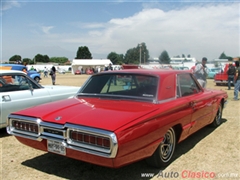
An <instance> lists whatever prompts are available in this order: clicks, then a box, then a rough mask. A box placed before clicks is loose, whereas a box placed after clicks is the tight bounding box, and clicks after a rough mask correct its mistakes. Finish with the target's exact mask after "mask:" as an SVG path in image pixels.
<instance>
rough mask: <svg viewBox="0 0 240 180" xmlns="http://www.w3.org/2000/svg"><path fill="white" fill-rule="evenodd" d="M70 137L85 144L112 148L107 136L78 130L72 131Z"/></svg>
mask: <svg viewBox="0 0 240 180" xmlns="http://www.w3.org/2000/svg"><path fill="white" fill-rule="evenodd" d="M70 139H72V140H74V141H76V142H80V143H84V144H89V145H95V146H98V147H104V148H110V139H109V138H106V137H101V136H96V135H92V134H86V133H83V132H78V131H70Z"/></svg>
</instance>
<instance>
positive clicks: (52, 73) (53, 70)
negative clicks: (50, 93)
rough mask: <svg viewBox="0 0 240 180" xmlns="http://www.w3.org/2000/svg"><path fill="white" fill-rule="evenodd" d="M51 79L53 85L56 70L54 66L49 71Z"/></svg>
mask: <svg viewBox="0 0 240 180" xmlns="http://www.w3.org/2000/svg"><path fill="white" fill-rule="evenodd" d="M49 75H50V76H51V78H52V84H53V85H55V82H56V68H55V66H53V67H52V68H51V71H50V74H49Z"/></svg>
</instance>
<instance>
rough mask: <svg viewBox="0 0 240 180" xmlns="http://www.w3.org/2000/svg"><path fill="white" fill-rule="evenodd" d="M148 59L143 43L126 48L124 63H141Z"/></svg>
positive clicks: (147, 52)
mask: <svg viewBox="0 0 240 180" xmlns="http://www.w3.org/2000/svg"><path fill="white" fill-rule="evenodd" d="M148 59H149V51H148V49H147V46H146V44H145V43H141V44H138V45H137V47H135V48H132V49H128V50H127V52H126V54H125V58H124V63H126V64H140V63H141V64H142V63H146V62H147V60H148Z"/></svg>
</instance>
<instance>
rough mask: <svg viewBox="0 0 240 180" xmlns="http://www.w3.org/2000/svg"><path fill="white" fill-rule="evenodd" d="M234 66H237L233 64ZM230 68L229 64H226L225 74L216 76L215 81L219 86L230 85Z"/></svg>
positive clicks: (221, 73) (220, 73)
mask: <svg viewBox="0 0 240 180" xmlns="http://www.w3.org/2000/svg"><path fill="white" fill-rule="evenodd" d="M233 66H235V64H233ZM228 68H229V64H225V66H224V69H223V72H219V73H217V74H215V76H214V81H215V83H216V85H217V86H219V85H227V84H228V74H227V71H228ZM232 83H233V82H232Z"/></svg>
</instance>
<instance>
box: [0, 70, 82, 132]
mask: <svg viewBox="0 0 240 180" xmlns="http://www.w3.org/2000/svg"><path fill="white" fill-rule="evenodd" d="M78 90H79V87H73V86H51V85H49V86H41V85H40V84H38V83H36V82H35V81H34V80H33V79H31V78H29V77H28V76H27V75H26V74H25V73H24V72H22V71H15V70H0V95H1V110H0V112H1V117H0V128H3V127H6V126H7V116H8V115H9V114H10V113H11V112H14V111H17V110H20V109H24V108H28V107H32V106H36V105H38V104H44V103H47V102H53V101H57V100H61V99H65V98H69V97H71V96H73V95H74V94H76V93H77V92H78Z"/></svg>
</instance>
